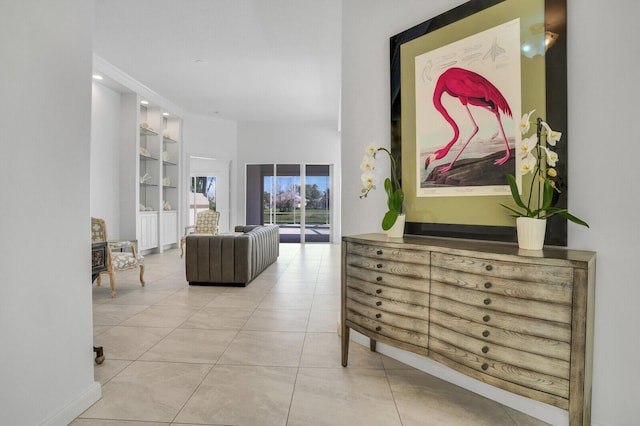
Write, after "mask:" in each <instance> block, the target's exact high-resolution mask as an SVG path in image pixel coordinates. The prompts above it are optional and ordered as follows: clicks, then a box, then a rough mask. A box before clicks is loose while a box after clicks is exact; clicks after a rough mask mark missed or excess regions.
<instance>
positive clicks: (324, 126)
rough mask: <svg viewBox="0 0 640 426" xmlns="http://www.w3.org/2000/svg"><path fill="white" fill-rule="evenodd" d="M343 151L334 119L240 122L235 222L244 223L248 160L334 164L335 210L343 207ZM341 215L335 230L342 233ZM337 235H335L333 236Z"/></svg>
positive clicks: (250, 161) (260, 162)
mask: <svg viewBox="0 0 640 426" xmlns="http://www.w3.org/2000/svg"><path fill="white" fill-rule="evenodd" d="M340 158H341V155H340V133H339V132H338V124H337V123H336V122H333V121H322V122H295V123H261V122H250V123H239V124H238V168H237V182H238V191H237V194H238V204H237V205H238V209H237V214H236V216H235V220H236V224H244V223H245V217H246V214H245V194H246V188H245V169H246V165H247V164H273V163H280V164H300V163H305V164H333V165H335V167H334V176H333V181H334V189H333V192H332V194H333V195H332V198H333V202H334V205H333V206H332V208H333V210H334V212H339V211H340V205H341V202H340V200H341V193H340V181H341V160H340ZM339 219H340V218H339V216H338V215H336V216H335V217H334V223H333V227H332V230H333V233H334V235H340V232H341V226H340V220H339ZM336 239H337V238H336V237H334V240H336Z"/></svg>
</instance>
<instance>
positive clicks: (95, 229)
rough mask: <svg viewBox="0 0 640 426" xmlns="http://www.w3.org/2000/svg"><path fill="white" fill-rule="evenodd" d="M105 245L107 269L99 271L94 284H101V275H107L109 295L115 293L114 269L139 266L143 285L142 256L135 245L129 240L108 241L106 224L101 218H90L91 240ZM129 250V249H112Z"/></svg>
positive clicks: (121, 269)
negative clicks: (109, 288) (137, 252)
mask: <svg viewBox="0 0 640 426" xmlns="http://www.w3.org/2000/svg"><path fill="white" fill-rule="evenodd" d="M104 241H106V242H107V243H108V245H107V270H106V271H102V272H100V274H99V275H98V277H97V278H96V284H98V285H100V284H101V279H100V277H101V275H102V274H108V275H109V283H110V285H111V297H115V295H116V278H115V272H116V271H123V270H125V269H133V268H140V284H141V285H142V286H143V287H144V257H142V256H141V255H139V254H136V247H135V244H133V243H132V242H131V241H117V242H109V241H108V240H107V226H106V224H105V222H104V220H102V219H97V218H95V217H92V218H91V242H92V243H98V242H104ZM114 249H116V250H130V251H113V250H114Z"/></svg>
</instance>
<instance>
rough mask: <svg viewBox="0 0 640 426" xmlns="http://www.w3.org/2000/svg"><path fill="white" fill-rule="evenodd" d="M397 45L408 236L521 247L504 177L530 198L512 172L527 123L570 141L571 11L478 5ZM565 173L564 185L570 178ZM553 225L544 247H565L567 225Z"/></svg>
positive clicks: (547, 2) (557, 5) (395, 88)
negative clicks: (528, 116)
mask: <svg viewBox="0 0 640 426" xmlns="http://www.w3.org/2000/svg"><path fill="white" fill-rule="evenodd" d="M390 41H391V43H390V48H391V50H390V53H391V63H390V65H391V74H390V75H391V133H392V134H391V149H392V150H393V151H394V152H395V153H396V154H397V155H396V156H397V157H398V158H400V167H398V169H399V172H398V173H399V174H400V176H399V177H400V179H401V181H402V187H403V189H404V193H405V201H406V203H405V204H406V206H405V210H406V215H407V227H406V232H407V233H410V234H423V235H436V236H451V237H462V238H476V239H490V240H499V241H515V240H516V232H515V222H514V220H513V218H512V217H510V216H509V213H508V212H507V211H506V209H504V208H503V207H502V206H501V204H502V203H508V202H509V201H508V200H510V198H511V195H510V190H509V186H508V183H507V180H506V176H505V175H506V174H507V173H510V174H513V175H516V176H517V178H518V180H519V184H521V187H522V188H525V189H526V188H529V187H530V185H528V184H529V183H530V181H526V180H524V181H523V180H522V178H521V176H520V175H519V174H518V173H516V172H515V171H516V170H517V167H518V166H519V164H518V162H519V158H518V157H519V156H518V155H516V153H515V146H516V144H517V143H518V142H519V141H520V138H521V136H520V127H519V126H520V117H521V116H522V114H523V111H524V112H528V111H530V110H532V109H536V113H537V114H540V115H541V116H543V117H547V120H548V121H550V122H553V123H554V125H555V127H558V128H562V129H564V131H565V133H564V134H565V135H566V134H567V133H566V119H567V113H566V105H567V102H566V0H528V1H526V2H523V1H521V0H472V1H469V2H467V3H464V4H462V5H461V6H459V7H457V8H455V9H452V10H450V11H448V12H445V13H444V14H442V15H439V16H437V17H434V18H432V19H429V20H427V21H425V22H423V23H421V24H419V25H417V26H415V27H413V28H410V29H408V30H406V31H403V32H402V33H400V34H397V35H395V36H394V37H392V38H391V40H390ZM550 43H552V44H553V47H551V44H550ZM563 150H564V152H559V155H560V156H563V158H565V159H566V154H567V153H566V144H565V145H564V148H563ZM564 164H565V165H566V161H565V162H564ZM558 172H559V173H561V174H562V176H560V179H559V181H560V182H562V183H564V184H566V167H565V168H564V169H563V170H558ZM567 192H568V191H567V190H566V185H565V188H563V190H562V191H561V192H559V193H558V195H557V200H556V201H557V203H556V206H558V207H562V206H563V204H564V206H566V197H567ZM526 195H527V194H524V196H526ZM553 219H554V220H549V221H548V222H549V225H548V226H549V228H548V229H547V240H546V241H545V242H546V244H552V245H566V239H567V238H566V229H567V225H566V220H564V219H563V218H560V217H559V218H556V217H554V218H553Z"/></svg>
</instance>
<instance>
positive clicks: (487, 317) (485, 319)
mask: <svg viewBox="0 0 640 426" xmlns="http://www.w3.org/2000/svg"><path fill="white" fill-rule="evenodd" d="M490 319H491V317H490V316H489V315H485V316H483V317H482V321H484V322H489V320H490Z"/></svg>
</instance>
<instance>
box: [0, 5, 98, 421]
mask: <svg viewBox="0 0 640 426" xmlns="http://www.w3.org/2000/svg"><path fill="white" fill-rule="evenodd" d="M1 9H2V11H1V13H0V40H3V42H2V43H0V63H1V64H2V66H1V67H0V94H1V95H0V182H1V184H0V200H1V201H0V217H1V218H2V221H0V227H1V228H0V229H1V234H2V237H3V248H2V255H1V256H0V271H2V285H0V342H1V345H2V351H1V355H0V359H1V362H0V378H1V379H0V417H1V420H0V422H2V423H3V424H7V425H38V424H50V425H66V424H68V423H69V422H71V421H72V420H73V419H74V418H75V417H76V416H78V415H79V414H81V413H82V411H84V410H85V409H86V408H88V407H89V406H90V405H91V404H92V403H93V402H95V401H96V400H97V399H98V398H99V397H100V394H101V393H100V392H101V391H100V385H99V384H98V383H96V382H94V379H93V351H92V346H93V330H92V305H91V279H90V273H91V261H90V259H91V251H90V248H91V240H90V237H89V230H90V218H89V163H90V155H89V145H90V144H89V141H90V138H91V129H90V123H91V115H90V114H91V61H92V52H91V50H92V47H91V40H92V22H93V3H92V2H91V1H83V0H62V1H58V2H43V1H35V0H23V1H19V2H18V1H11V2H8V1H4V2H2V6H1Z"/></svg>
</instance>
